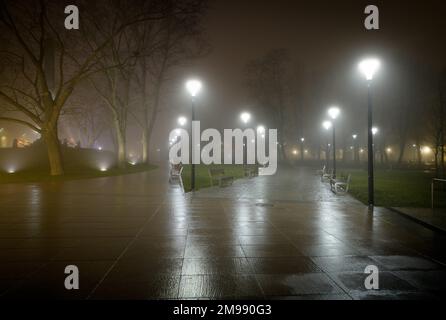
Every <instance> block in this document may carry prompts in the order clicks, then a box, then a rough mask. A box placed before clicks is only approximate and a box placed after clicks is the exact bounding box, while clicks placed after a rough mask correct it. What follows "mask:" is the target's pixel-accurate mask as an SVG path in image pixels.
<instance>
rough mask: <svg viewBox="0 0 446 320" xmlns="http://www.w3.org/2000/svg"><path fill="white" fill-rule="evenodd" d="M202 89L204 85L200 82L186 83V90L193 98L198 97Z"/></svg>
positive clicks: (190, 81)
mask: <svg viewBox="0 0 446 320" xmlns="http://www.w3.org/2000/svg"><path fill="white" fill-rule="evenodd" d="M201 88H202V84H201V82H200V81H198V80H189V81H187V82H186V89H187V91H188V92H189V94H190V95H191V97H192V98H194V97H196V96H197V95H198V94H199V93H200V91H201Z"/></svg>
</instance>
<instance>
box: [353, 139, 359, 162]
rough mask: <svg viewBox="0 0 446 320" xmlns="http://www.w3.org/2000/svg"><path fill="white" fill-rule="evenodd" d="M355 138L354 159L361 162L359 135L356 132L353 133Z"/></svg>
mask: <svg viewBox="0 0 446 320" xmlns="http://www.w3.org/2000/svg"><path fill="white" fill-rule="evenodd" d="M352 138H353V148H354V150H353V160H354V161H355V162H356V163H358V162H359V153H358V135H357V134H356V133H354V134H352Z"/></svg>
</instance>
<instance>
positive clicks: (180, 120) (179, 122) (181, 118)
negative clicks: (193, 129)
mask: <svg viewBox="0 0 446 320" xmlns="http://www.w3.org/2000/svg"><path fill="white" fill-rule="evenodd" d="M186 123H187V119H186V117H179V118H178V124H179V125H180V126H182V127H184V126H185V125H186Z"/></svg>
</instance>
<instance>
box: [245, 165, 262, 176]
mask: <svg viewBox="0 0 446 320" xmlns="http://www.w3.org/2000/svg"><path fill="white" fill-rule="evenodd" d="M243 173H244V176H245V177H248V178H253V177H257V176H258V175H259V167H258V166H257V165H254V166H243Z"/></svg>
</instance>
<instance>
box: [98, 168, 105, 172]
mask: <svg viewBox="0 0 446 320" xmlns="http://www.w3.org/2000/svg"><path fill="white" fill-rule="evenodd" d="M99 170H100V171H101V172H105V171H107V168H106V167H100V168H99Z"/></svg>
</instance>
